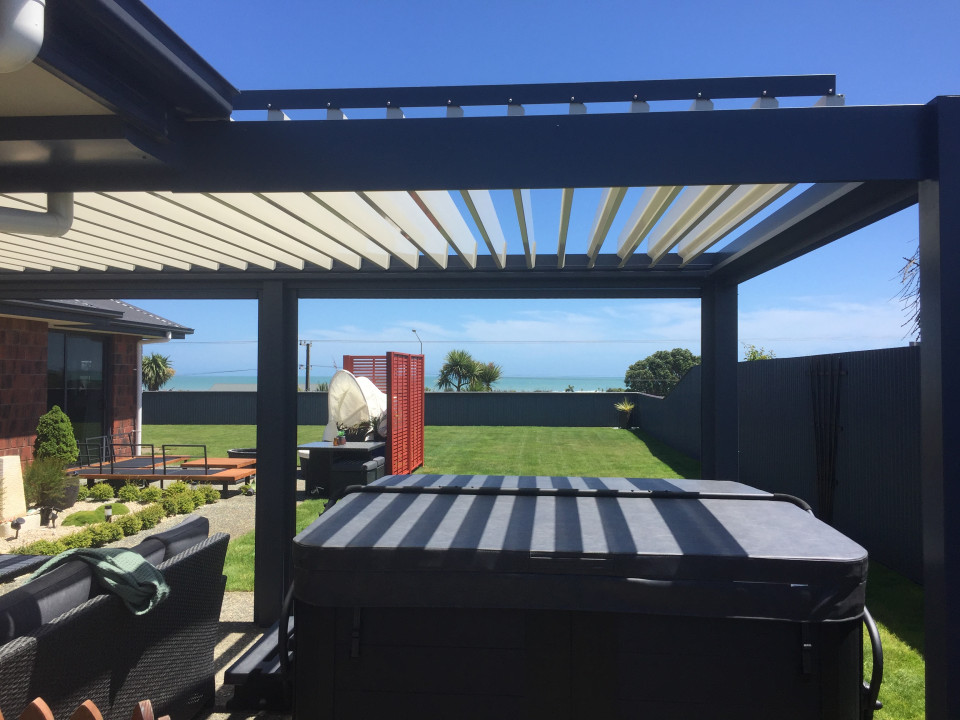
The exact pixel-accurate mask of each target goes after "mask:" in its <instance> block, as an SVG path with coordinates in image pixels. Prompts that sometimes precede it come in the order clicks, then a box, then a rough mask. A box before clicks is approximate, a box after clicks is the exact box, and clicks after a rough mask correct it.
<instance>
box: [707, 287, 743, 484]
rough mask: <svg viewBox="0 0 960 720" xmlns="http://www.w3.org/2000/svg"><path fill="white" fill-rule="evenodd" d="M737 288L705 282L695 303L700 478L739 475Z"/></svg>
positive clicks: (727, 477) (732, 478)
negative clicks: (697, 311) (699, 359)
mask: <svg viewBox="0 0 960 720" xmlns="http://www.w3.org/2000/svg"><path fill="white" fill-rule="evenodd" d="M737 287H738V286H737V284H736V283H733V284H721V283H716V282H711V283H708V284H706V285H705V286H704V288H703V294H702V295H701V299H700V346H701V349H700V352H701V355H702V368H701V370H702V372H701V375H700V476H701V477H703V478H706V479H712V480H736V479H738V477H739V476H740V456H739V453H740V448H739V436H738V433H739V428H738V422H739V410H738V398H737V355H738V351H737Z"/></svg>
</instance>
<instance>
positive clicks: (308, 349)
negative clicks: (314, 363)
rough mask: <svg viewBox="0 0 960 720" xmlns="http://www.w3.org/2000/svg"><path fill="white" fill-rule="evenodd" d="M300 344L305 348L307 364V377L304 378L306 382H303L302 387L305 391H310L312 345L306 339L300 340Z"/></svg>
mask: <svg viewBox="0 0 960 720" xmlns="http://www.w3.org/2000/svg"><path fill="white" fill-rule="evenodd" d="M300 344H301V345H303V346H304V347H305V348H306V349H307V365H306V368H307V379H306V382H305V383H304V384H303V387H304V389H305V390H306V391H307V392H310V348H311V347H312V346H313V343H312V342H309V341H307V340H301V341H300Z"/></svg>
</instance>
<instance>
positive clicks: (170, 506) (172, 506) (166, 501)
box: [160, 495, 177, 517]
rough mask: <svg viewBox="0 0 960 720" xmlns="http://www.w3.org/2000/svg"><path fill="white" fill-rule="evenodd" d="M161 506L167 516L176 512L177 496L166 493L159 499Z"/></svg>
mask: <svg viewBox="0 0 960 720" xmlns="http://www.w3.org/2000/svg"><path fill="white" fill-rule="evenodd" d="M160 505H161V507H163V513H164V515H166V516H167V517H170V516H172V515H176V514H177V496H176V495H167V496H166V497H164V498H163V499H162V500H161V501H160Z"/></svg>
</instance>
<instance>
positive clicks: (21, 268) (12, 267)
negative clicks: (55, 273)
mask: <svg viewBox="0 0 960 720" xmlns="http://www.w3.org/2000/svg"><path fill="white" fill-rule="evenodd" d="M28 267H29V268H30V269H31V270H46V271H48V272H49V271H50V270H53V268H52V267H50V266H49V265H40V264H39V263H35V264H32V265H14V264H13V263H10V262H4V261H0V268H3V269H4V270H14V271H16V272H23V271H24V270H26V269H27V268H28Z"/></svg>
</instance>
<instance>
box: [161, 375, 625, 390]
mask: <svg viewBox="0 0 960 720" xmlns="http://www.w3.org/2000/svg"><path fill="white" fill-rule="evenodd" d="M329 380H330V378H329V377H325V376H320V377H317V376H316V375H311V376H310V386H311V387H315V386H316V383H318V382H329ZM304 381H305V378H304V376H303V375H301V376H300V380H299V384H300V387H301V389H302V388H303V386H304ZM428 382H429V381H428ZM430 387H431V388H433V389H435V388H436V378H433V380H432V383H431V384H430ZM570 387H572V388H573V390H574V391H575V392H598V391H600V392H603V391H605V390H607V389H608V388H614V389H619V388H622V387H623V378H622V377H503V378H500V380H498V381H497V382H496V383H495V384H494V386H493V389H494V390H498V391H501V392H510V391H513V392H564V391H565V390H567V389H568V388H570ZM163 389H164V390H193V391H200V390H250V391H253V390H256V389H257V376H256V375H174V376H173V378H171V379H170V381H169V382H168V383H167V384H166V385H164V386H163Z"/></svg>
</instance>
